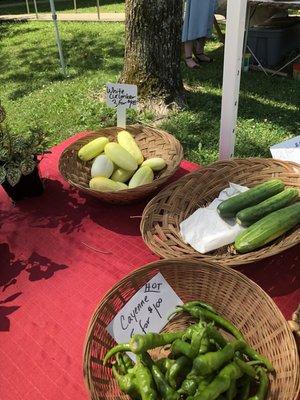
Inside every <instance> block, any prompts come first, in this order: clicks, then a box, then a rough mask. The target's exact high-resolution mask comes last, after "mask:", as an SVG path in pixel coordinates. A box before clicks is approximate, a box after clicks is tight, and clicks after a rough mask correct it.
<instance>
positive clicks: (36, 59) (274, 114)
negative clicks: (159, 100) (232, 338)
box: [0, 22, 300, 164]
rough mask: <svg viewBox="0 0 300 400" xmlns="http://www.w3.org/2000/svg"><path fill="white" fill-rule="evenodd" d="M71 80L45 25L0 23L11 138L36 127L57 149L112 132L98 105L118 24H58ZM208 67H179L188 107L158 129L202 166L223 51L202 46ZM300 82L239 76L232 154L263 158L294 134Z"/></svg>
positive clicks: (112, 61)
mask: <svg viewBox="0 0 300 400" xmlns="http://www.w3.org/2000/svg"><path fill="white" fill-rule="evenodd" d="M60 30H61V36H62V41H63V48H64V52H65V56H66V60H67V64H68V72H69V75H70V77H69V78H68V79H64V78H63V77H62V76H61V75H60V73H59V64H58V59H57V50H56V47H55V42H54V32H53V26H52V23H50V22H28V23H16V24H8V23H5V24H4V23H3V24H0V98H1V99H2V101H3V104H4V105H5V107H6V109H7V114H8V122H9V124H10V125H11V126H12V127H13V129H14V130H15V132H23V131H26V130H27V129H28V127H30V126H32V125H35V124H38V125H39V126H41V127H42V128H43V129H44V130H47V131H48V132H49V134H50V135H51V144H56V143H58V142H60V141H61V140H63V139H65V138H67V137H69V136H70V135H72V134H74V133H76V132H79V131H82V130H85V129H97V128H99V127H104V126H110V125H114V124H115V122H116V118H115V115H114V112H113V111H112V110H111V109H108V108H107V107H106V106H105V105H104V104H103V103H101V102H100V101H99V94H100V93H101V91H102V90H103V87H104V85H105V83H106V82H115V81H116V80H117V79H118V76H119V73H120V71H121V69H122V65H123V52H124V47H123V46H124V45H123V34H124V25H123V24H121V23H101V24H100V23H68V22H65V23H61V24H60ZM208 51H209V53H210V55H211V56H213V57H214V59H215V62H214V63H213V64H209V65H205V66H203V67H201V69H200V70H198V71H187V69H186V68H185V67H184V65H182V71H183V75H184V80H185V83H186V85H187V87H188V88H189V91H190V94H189V101H188V107H187V109H186V110H185V111H182V112H176V113H175V112H174V113H173V114H171V115H170V116H169V118H168V120H166V121H164V122H163V123H162V127H163V128H165V129H167V130H168V131H170V132H172V133H173V134H174V135H175V136H176V137H178V139H179V140H180V141H181V143H182V144H183V146H184V150H185V157H186V158H188V159H190V160H192V161H195V162H200V163H204V164H208V163H210V162H212V161H214V160H216V159H217V156H218V137H219V127H220V124H219V120H220V109H221V84H222V60H223V47H222V46H221V45H220V43H218V42H217V41H216V40H213V41H211V42H210V43H209V45H208ZM299 93H300V90H299V82H297V81H294V80H292V79H288V78H282V77H272V78H271V77H266V76H264V74H262V73H259V72H255V73H254V72H250V73H246V74H244V75H243V77H242V85H241V96H240V110H239V120H238V133H237V146H236V155H237V156H241V157H248V156H269V155H270V154H269V146H270V145H272V144H274V143H277V142H279V141H281V140H284V139H286V138H288V137H291V136H294V135H296V134H299V104H300V94H299ZM152 118H153V115H150V114H149V113H148V114H140V115H138V114H136V113H131V114H130V118H129V120H130V122H136V121H143V122H148V123H151V120H152Z"/></svg>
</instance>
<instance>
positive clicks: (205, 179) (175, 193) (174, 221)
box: [141, 158, 300, 266]
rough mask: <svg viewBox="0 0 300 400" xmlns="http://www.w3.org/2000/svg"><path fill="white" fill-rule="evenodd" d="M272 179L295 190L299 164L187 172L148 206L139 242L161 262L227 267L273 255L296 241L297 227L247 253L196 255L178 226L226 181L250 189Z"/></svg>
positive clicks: (237, 164)
mask: <svg viewBox="0 0 300 400" xmlns="http://www.w3.org/2000/svg"><path fill="white" fill-rule="evenodd" d="M274 177H278V178H280V179H282V180H283V181H284V183H285V184H286V185H287V186H291V187H296V188H299V189H300V165H298V164H295V163H287V162H282V161H277V160H272V159H261V158H252V159H251V158H250V159H249V158H248V159H235V160H231V161H224V162H216V163H214V164H212V165H210V166H208V167H207V168H203V169H200V170H199V171H196V172H193V173H190V174H188V175H186V176H184V177H183V178H181V179H179V180H177V181H176V182H175V183H173V184H171V185H169V186H168V187H167V188H166V189H164V190H162V191H161V192H160V193H159V194H158V195H157V196H156V197H155V198H153V199H152V200H151V201H150V203H148V205H147V206H146V208H145V210H144V213H143V218H142V221H141V232H142V236H143V239H144V241H145V243H146V244H147V245H148V246H149V247H150V249H151V250H152V251H153V252H154V253H156V254H158V255H159V256H161V257H163V258H175V257H176V258H182V259H185V258H189V259H198V260H200V259H201V260H206V261H213V262H219V263H220V264H222V265H230V266H235V265H241V264H247V263H251V262H255V261H257V260H260V259H263V258H266V257H269V256H272V255H274V254H278V253H280V252H282V251H284V250H286V249H288V248H289V247H292V246H294V245H296V244H297V243H299V242H300V228H299V227H298V228H295V229H294V230H292V231H290V232H288V233H287V234H286V235H285V236H282V237H280V238H279V239H277V240H276V241H274V242H272V243H271V244H270V245H268V246H265V247H263V248H262V249H260V250H257V251H253V252H251V253H247V254H234V252H233V250H232V246H225V247H222V248H220V249H218V250H215V251H212V252H210V253H207V254H201V253H199V252H197V251H196V250H194V249H193V248H192V247H191V246H190V245H188V244H185V243H184V242H183V241H182V238H181V236H180V228H179V224H180V222H181V221H183V220H185V219H186V218H187V217H188V216H189V215H191V214H192V213H193V212H194V211H195V210H196V209H198V208H199V207H203V206H206V205H207V204H208V203H210V202H211V201H212V200H213V199H215V198H216V197H217V196H218V195H219V192H220V191H221V190H223V189H224V188H226V187H227V186H228V184H229V182H233V183H238V184H241V185H246V186H249V187H251V186H255V185H256V184H258V183H261V182H264V181H266V180H268V179H271V178H274Z"/></svg>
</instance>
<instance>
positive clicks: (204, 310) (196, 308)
mask: <svg viewBox="0 0 300 400" xmlns="http://www.w3.org/2000/svg"><path fill="white" fill-rule="evenodd" d="M197 304H198V305H197ZM201 304H202V303H201V302H197V301H196V302H190V303H186V304H184V305H183V306H177V311H175V313H176V312H179V311H185V312H188V313H189V314H190V315H191V316H193V317H194V318H199V319H200V320H202V319H204V320H208V321H214V322H215V324H216V325H217V326H219V327H221V328H223V329H225V330H226V331H227V332H229V333H231V334H232V335H233V336H234V337H235V338H236V339H238V340H244V341H245V343H246V340H245V338H244V336H243V334H242V333H241V332H240V331H239V329H237V328H236V327H235V326H234V325H233V324H232V323H231V322H230V321H228V320H227V319H226V318H223V317H221V316H220V315H219V314H217V312H216V311H215V310H214V311H212V310H211V309H210V308H209V306H208V307H207V305H205V306H203V305H201ZM204 304H205V303H204ZM244 354H246V355H247V356H248V357H249V358H250V359H251V360H255V361H260V362H261V363H262V364H263V365H264V366H265V367H266V368H267V370H268V371H270V372H272V371H274V367H273V365H272V363H271V362H270V361H269V360H268V359H267V358H266V357H264V356H262V355H261V354H259V353H258V352H257V351H255V350H254V349H253V348H252V347H250V346H249V345H248V344H247V345H246V346H245V349H244Z"/></svg>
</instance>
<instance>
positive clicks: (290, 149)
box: [270, 136, 300, 163]
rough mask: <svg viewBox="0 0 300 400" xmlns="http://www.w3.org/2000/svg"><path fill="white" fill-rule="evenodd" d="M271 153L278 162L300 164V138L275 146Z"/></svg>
mask: <svg viewBox="0 0 300 400" xmlns="http://www.w3.org/2000/svg"><path fill="white" fill-rule="evenodd" d="M270 151H271V154H272V157H273V158H276V159H277V160H283V161H293V162H296V163H300V136H296V137H294V138H292V139H289V140H286V141H284V142H281V143H278V144H275V145H274V146H272V147H271V148H270Z"/></svg>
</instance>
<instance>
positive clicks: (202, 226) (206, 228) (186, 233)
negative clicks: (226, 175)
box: [180, 183, 248, 254]
mask: <svg viewBox="0 0 300 400" xmlns="http://www.w3.org/2000/svg"><path fill="white" fill-rule="evenodd" d="M247 190H248V188H247V187H246V186H240V185H237V184H235V183H229V187H228V188H226V189H224V190H222V192H220V194H219V196H218V197H217V198H216V199H215V200H214V201H213V202H211V203H210V204H209V205H208V206H207V207H204V208H199V209H198V210H197V211H195V212H194V213H193V214H192V215H191V216H189V217H188V218H187V219H186V220H184V221H182V222H181V224H180V233H181V236H182V238H183V240H184V242H185V243H188V244H189V245H191V246H192V247H193V248H194V249H195V250H197V251H199V252H200V253H202V254H205V253H208V252H209V251H212V250H216V249H218V248H220V247H222V246H226V245H228V244H230V243H233V242H234V240H235V238H236V236H237V235H238V234H239V233H240V232H241V231H242V230H244V228H243V227H241V226H240V225H239V224H237V223H236V222H235V220H234V219H226V220H224V219H223V218H221V217H220V216H219V214H218V212H217V207H218V205H219V204H220V203H221V202H222V201H224V200H227V199H228V198H230V197H233V196H236V195H237V194H239V193H242V192H246V191H247Z"/></svg>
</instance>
